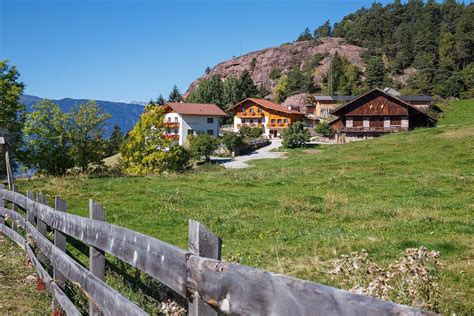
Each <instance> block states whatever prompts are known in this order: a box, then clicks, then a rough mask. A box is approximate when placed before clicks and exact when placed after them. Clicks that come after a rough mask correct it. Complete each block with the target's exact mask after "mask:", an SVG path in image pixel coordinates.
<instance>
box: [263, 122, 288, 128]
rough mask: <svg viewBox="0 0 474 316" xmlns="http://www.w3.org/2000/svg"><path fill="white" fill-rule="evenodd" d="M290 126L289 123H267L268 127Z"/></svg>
mask: <svg viewBox="0 0 474 316" xmlns="http://www.w3.org/2000/svg"><path fill="white" fill-rule="evenodd" d="M288 126H290V123H268V124H267V127H268V128H287V127H288Z"/></svg>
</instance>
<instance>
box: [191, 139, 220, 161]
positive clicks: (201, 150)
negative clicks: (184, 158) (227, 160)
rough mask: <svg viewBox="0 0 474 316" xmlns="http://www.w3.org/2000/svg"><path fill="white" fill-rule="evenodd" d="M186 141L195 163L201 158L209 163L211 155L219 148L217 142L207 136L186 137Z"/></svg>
mask: <svg viewBox="0 0 474 316" xmlns="http://www.w3.org/2000/svg"><path fill="white" fill-rule="evenodd" d="M188 141H189V151H190V152H191V156H192V157H193V158H194V159H195V160H197V161H200V160H201V159H202V158H203V157H204V159H205V161H210V157H211V155H212V153H213V152H214V151H215V150H216V149H217V147H218V146H219V141H218V140H217V139H216V138H214V137H212V136H210V135H207V134H199V135H197V136H194V135H191V136H188Z"/></svg>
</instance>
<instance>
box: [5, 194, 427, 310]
mask: <svg viewBox="0 0 474 316" xmlns="http://www.w3.org/2000/svg"><path fill="white" fill-rule="evenodd" d="M15 191H16V190H14V191H10V190H6V189H4V188H3V186H2V187H0V233H3V234H5V235H6V236H8V237H9V238H11V239H12V240H13V241H15V242H16V243H17V244H18V245H19V246H20V247H21V248H22V249H23V250H24V251H25V252H26V254H27V255H28V257H29V258H30V260H31V262H32V264H33V265H34V266H35V267H36V270H37V272H38V276H39V278H40V279H41V280H42V281H43V282H44V284H45V285H46V287H47V288H48V289H49V291H50V292H51V293H52V295H53V312H56V313H57V312H58V311H60V309H62V310H63V311H64V312H65V313H66V314H67V315H81V313H80V312H79V309H78V308H77V307H76V306H75V305H74V304H73V303H72V301H71V299H70V298H69V297H68V296H67V295H66V294H65V292H64V283H65V280H69V281H71V282H73V283H75V284H77V285H78V286H79V287H80V288H81V290H82V291H84V293H85V294H86V296H87V298H88V299H89V315H101V314H103V315H146V312H145V311H144V310H142V309H141V308H140V307H139V306H137V305H136V304H135V303H133V302H131V301H129V300H128V299H126V298H125V297H124V296H123V295H122V294H120V293H119V292H117V291H116V290H114V289H113V288H112V287H110V286H109V285H107V283H106V282H105V281H104V273H105V257H104V255H105V253H108V254H110V255H112V256H114V257H116V258H118V259H120V260H122V261H124V262H126V263H128V264H130V265H132V266H133V267H136V268H138V269H139V270H141V271H142V272H144V273H146V274H148V275H149V276H151V277H153V278H155V279H156V280H158V281H159V282H161V283H163V284H164V285H166V286H167V287H169V288H170V289H172V290H173V291H174V292H176V293H177V294H179V295H180V296H182V297H183V298H186V299H187V300H188V303H189V304H188V313H189V314H190V315H217V313H218V312H220V313H225V314H241V315H249V314H252V315H257V314H258V315H429V314H431V313H429V312H425V311H422V310H418V309H415V308H412V307H408V306H403V305H398V304H394V303H391V302H386V301H382V300H379V299H376V298H372V297H367V296H363V295H357V294H353V293H350V292H347V291H344V290H340V289H336V288H332V287H329V286H325V285H320V284H317V283H313V282H307V281H303V280H300V279H296V278H292V277H288V276H284V275H279V274H274V273H270V272H266V271H262V270H258V269H254V268H250V267H247V266H243V265H239V264H233V263H228V262H223V261H221V260H220V259H221V258H220V256H221V254H220V251H221V240H220V239H219V238H218V237H217V236H215V235H214V234H213V233H212V232H210V231H209V230H207V229H206V227H204V226H203V225H201V224H200V223H198V222H196V221H192V220H190V221H189V249H188V251H186V250H183V249H180V248H178V247H175V246H173V245H170V244H168V243H166V242H163V241H161V240H158V239H155V238H153V237H150V236H146V235H143V234H140V233H138V232H135V231H132V230H129V229H126V228H122V227H119V226H116V225H112V224H109V223H106V222H105V214H104V209H103V208H102V207H101V206H100V205H99V204H97V203H95V202H94V201H92V200H91V201H90V203H89V214H90V216H89V218H85V217H81V216H77V215H72V214H68V213H67V209H66V208H67V207H66V202H65V201H63V200H62V199H61V198H59V197H56V199H55V205H54V207H50V206H48V205H46V204H45V198H44V196H42V195H41V194H37V195H36V199H34V196H33V194H32V193H31V192H28V193H27V194H26V196H25V195H22V194H20V193H18V192H15ZM5 202H7V204H5ZM7 205H8V206H9V207H6V206H7ZM18 208H19V209H22V210H24V211H25V212H26V216H22V215H21V212H19V210H18ZM20 228H21V229H20ZM48 228H49V230H51V231H52V232H53V234H54V239H53V238H48V234H47V232H48ZM23 231H24V232H25V237H23V236H22V234H21V233H22V232H23ZM66 235H67V236H71V237H73V238H75V239H77V240H79V241H81V242H84V243H86V244H88V245H89V248H90V251H89V270H87V269H86V268H84V267H83V266H82V265H80V264H79V263H77V262H76V261H75V260H74V259H73V258H71V257H70V256H68V255H67V254H66V252H65V249H66ZM33 247H34V248H37V249H38V250H39V253H38V254H37V255H35V253H34V251H33V250H32V248H33ZM45 258H47V259H48V260H49V262H50V264H51V265H52V266H53V273H52V275H50V274H49V273H48V272H47V270H46V269H45V267H44V264H43V263H42V261H45ZM59 306H60V308H59Z"/></svg>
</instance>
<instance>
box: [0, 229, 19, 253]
mask: <svg viewBox="0 0 474 316" xmlns="http://www.w3.org/2000/svg"><path fill="white" fill-rule="evenodd" d="M0 231H1V232H2V233H3V234H5V236H7V237H8V238H10V239H11V240H13V241H14V242H15V243H16V244H17V245H18V246H20V247H21V249H23V250H25V238H23V237H21V235H20V234H18V233H17V232H16V231H14V230H13V229H11V228H10V227H8V226H6V225H4V224H1V225H0Z"/></svg>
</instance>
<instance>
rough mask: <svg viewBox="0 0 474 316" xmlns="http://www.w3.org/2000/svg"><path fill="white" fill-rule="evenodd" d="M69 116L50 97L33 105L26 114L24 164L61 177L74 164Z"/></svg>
mask: <svg viewBox="0 0 474 316" xmlns="http://www.w3.org/2000/svg"><path fill="white" fill-rule="evenodd" d="M69 125H70V116H69V114H67V113H64V112H62V111H61V109H60V108H59V106H58V105H57V104H55V103H53V102H51V101H50V100H46V99H45V100H43V101H40V102H38V103H36V104H35V105H34V106H33V112H30V113H28V114H27V115H26V117H25V126H24V128H23V134H24V139H25V148H24V150H25V163H26V164H27V165H28V166H29V167H34V168H36V169H37V170H38V171H39V172H44V173H46V174H50V175H54V176H59V175H63V174H65V173H66V171H67V169H69V168H71V167H72V166H73V164H74V161H73V159H72V158H71V156H70V149H71V141H70V138H69V134H68V127H69Z"/></svg>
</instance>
